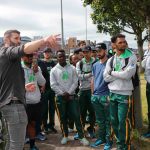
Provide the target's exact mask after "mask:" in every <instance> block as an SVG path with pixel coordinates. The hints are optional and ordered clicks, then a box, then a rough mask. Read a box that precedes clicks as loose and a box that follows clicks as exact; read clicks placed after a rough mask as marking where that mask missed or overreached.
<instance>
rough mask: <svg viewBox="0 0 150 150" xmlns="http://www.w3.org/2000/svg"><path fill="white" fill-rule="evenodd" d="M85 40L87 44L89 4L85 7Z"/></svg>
mask: <svg viewBox="0 0 150 150" xmlns="http://www.w3.org/2000/svg"><path fill="white" fill-rule="evenodd" d="M85 40H86V44H87V6H86V7H85Z"/></svg>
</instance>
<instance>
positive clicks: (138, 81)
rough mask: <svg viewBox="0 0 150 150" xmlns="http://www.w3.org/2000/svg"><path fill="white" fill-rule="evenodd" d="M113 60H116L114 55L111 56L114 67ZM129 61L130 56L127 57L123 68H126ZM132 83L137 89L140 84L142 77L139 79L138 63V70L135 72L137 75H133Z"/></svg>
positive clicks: (111, 63) (111, 65)
mask: <svg viewBox="0 0 150 150" xmlns="http://www.w3.org/2000/svg"><path fill="white" fill-rule="evenodd" d="M113 61H114V56H112V57H111V60H110V67H111V68H112V69H114V68H113ZM128 62H129V57H128V58H125V66H124V67H123V68H122V69H124V68H125V67H126V66H127V65H128ZM132 84H133V88H134V89H135V88H136V87H137V86H139V84H140V79H139V75H138V65H136V72H135V75H134V76H132Z"/></svg>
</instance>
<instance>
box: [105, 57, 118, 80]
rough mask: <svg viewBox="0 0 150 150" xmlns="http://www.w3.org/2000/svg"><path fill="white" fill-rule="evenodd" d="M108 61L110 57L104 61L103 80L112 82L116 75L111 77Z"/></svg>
mask: <svg viewBox="0 0 150 150" xmlns="http://www.w3.org/2000/svg"><path fill="white" fill-rule="evenodd" d="M110 61H111V58H110V59H108V61H107V63H106V68H105V70H104V73H103V77H104V80H105V82H112V81H114V80H116V77H113V76H112V75H110V72H111V71H112V68H111V67H110Z"/></svg>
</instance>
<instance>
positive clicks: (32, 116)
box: [26, 102, 41, 122]
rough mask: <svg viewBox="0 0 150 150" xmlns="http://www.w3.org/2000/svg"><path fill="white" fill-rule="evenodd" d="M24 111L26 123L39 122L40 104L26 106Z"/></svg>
mask: <svg viewBox="0 0 150 150" xmlns="http://www.w3.org/2000/svg"><path fill="white" fill-rule="evenodd" d="M26 111H27V115H28V121H29V122H30V121H39V120H40V119H41V102H39V103H36V104H27V105H26Z"/></svg>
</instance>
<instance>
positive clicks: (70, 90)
mask: <svg viewBox="0 0 150 150" xmlns="http://www.w3.org/2000/svg"><path fill="white" fill-rule="evenodd" d="M72 78H73V84H72V86H71V87H70V89H69V91H67V92H68V93H69V94H70V95H72V94H73V93H74V92H75V90H76V88H77V86H78V75H77V72H76V69H75V67H73V76H72Z"/></svg>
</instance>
